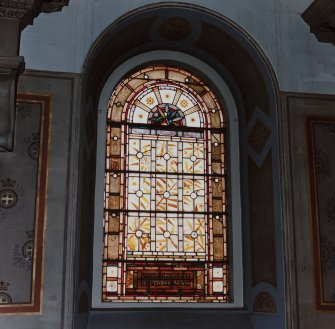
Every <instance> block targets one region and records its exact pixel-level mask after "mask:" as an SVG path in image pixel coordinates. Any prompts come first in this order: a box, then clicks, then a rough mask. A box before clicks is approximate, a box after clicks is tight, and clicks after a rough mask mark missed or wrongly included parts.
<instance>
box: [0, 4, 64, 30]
mask: <svg viewBox="0 0 335 329" xmlns="http://www.w3.org/2000/svg"><path fill="white" fill-rule="evenodd" d="M68 4H69V0H0V18H8V19H16V20H19V22H20V29H21V30H23V29H24V28H25V27H26V26H27V25H30V24H33V21H34V18H35V17H37V16H38V15H39V14H40V13H41V12H43V13H53V12H56V11H61V10H62V8H63V7H64V6H67V5H68Z"/></svg>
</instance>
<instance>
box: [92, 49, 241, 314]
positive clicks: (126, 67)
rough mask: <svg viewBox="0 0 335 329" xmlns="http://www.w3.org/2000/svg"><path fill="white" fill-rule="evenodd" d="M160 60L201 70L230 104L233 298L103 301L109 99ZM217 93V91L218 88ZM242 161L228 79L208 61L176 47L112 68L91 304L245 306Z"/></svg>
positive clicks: (103, 109)
mask: <svg viewBox="0 0 335 329" xmlns="http://www.w3.org/2000/svg"><path fill="white" fill-rule="evenodd" d="M155 62H156V63H157V62H160V63H165V62H167V63H169V64H170V63H173V65H175V66H180V67H181V68H183V67H185V66H186V65H187V67H188V69H187V70H188V71H192V67H193V68H194V70H195V72H201V73H202V76H205V77H206V78H207V80H209V81H211V83H212V84H213V85H215V86H216V87H217V88H216V89H217V90H219V91H220V95H217V96H220V97H221V98H223V99H224V100H225V102H226V105H227V113H225V118H226V123H227V127H228V128H227V137H228V139H227V140H228V143H229V146H228V149H229V150H230V152H229V154H228V157H227V158H226V161H227V162H226V163H227V167H228V172H229V178H228V181H229V199H228V203H229V210H230V214H229V223H230V224H229V225H230V230H231V234H230V235H229V240H230V241H229V242H228V243H229V249H230V251H229V255H230V264H231V265H230V269H229V272H230V274H229V278H230V279H229V280H230V281H232V285H231V286H230V287H231V288H230V290H231V297H232V300H233V301H232V302H229V303H210V304H209V303H200V302H199V303H122V302H120V303H117V302H113V303H110V302H102V301H101V300H102V261H103V257H102V254H103V230H102V228H103V218H104V216H103V197H104V174H105V147H106V129H105V125H106V117H107V109H108V102H109V99H110V96H111V93H112V92H113V90H114V88H115V87H116V86H117V84H118V83H119V81H120V80H121V79H123V78H124V76H126V74H127V73H128V72H129V71H132V70H134V69H136V68H138V67H139V66H143V65H151V64H155ZM216 94H218V93H217V92H216ZM239 168H240V162H239V135H238V115H237V108H236V104H235V101H234V98H233V96H232V93H231V92H230V90H229V88H228V86H227V84H226V83H225V81H224V80H223V79H222V78H221V76H219V74H218V73H217V72H215V71H214V70H213V69H212V68H211V67H210V66H208V65H207V64H206V63H204V62H202V61H200V60H198V59H196V58H195V57H192V56H189V55H186V54H183V53H180V52H176V51H152V52H148V53H143V54H141V55H138V56H135V57H133V58H131V59H129V60H127V61H126V62H124V63H123V64H122V65H120V66H119V67H118V68H117V69H116V70H114V71H113V72H112V74H111V75H110V77H109V78H108V80H107V82H106V83H105V85H104V87H103V90H102V92H101V95H100V99H99V107H98V132H97V157H96V185H95V218H94V244H93V284H92V307H93V308H101V309H114V308H162V307H163V308H167V307H173V308H241V307H243V264H242V227H241V193H240V169H239Z"/></svg>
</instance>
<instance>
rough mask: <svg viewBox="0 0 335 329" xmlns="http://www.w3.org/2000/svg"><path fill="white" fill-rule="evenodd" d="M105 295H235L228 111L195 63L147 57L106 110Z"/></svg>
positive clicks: (190, 298) (224, 298)
mask: <svg viewBox="0 0 335 329" xmlns="http://www.w3.org/2000/svg"><path fill="white" fill-rule="evenodd" d="M105 168H106V170H105V192H104V239H103V240H104V251H103V264H102V265H103V274H102V302H133V303H134V302H138V303H141V302H148V301H151V302H170V303H171V302H172V303H176V302H178V303H180V302H184V303H185V302H193V303H194V302H206V303H208V302H210V303H227V302H229V301H230V297H229V296H230V291H229V289H228V287H229V286H230V285H229V284H228V278H230V275H229V273H228V271H229V267H228V264H229V260H228V255H229V253H228V241H227V239H228V226H229V225H230V216H229V215H228V212H227V193H226V164H225V118H224V112H223V111H222V109H221V107H220V104H219V102H218V100H217V98H216V97H215V95H214V93H213V92H212V91H211V90H210V88H209V87H208V86H207V85H206V84H205V83H204V82H203V81H201V80H200V79H199V78H198V77H197V76H195V75H194V74H192V73H191V72H187V71H185V70H181V69H179V68H176V67H170V66H162V65H160V66H158V65H157V66H148V67H146V68H144V69H142V70H140V71H137V72H136V73H134V74H132V75H131V76H128V77H127V78H125V79H123V80H122V81H121V82H120V83H119V84H118V85H117V86H116V87H115V89H114V91H113V93H112V96H111V97H110V100H109V108H108V113H107V142H106V164H105Z"/></svg>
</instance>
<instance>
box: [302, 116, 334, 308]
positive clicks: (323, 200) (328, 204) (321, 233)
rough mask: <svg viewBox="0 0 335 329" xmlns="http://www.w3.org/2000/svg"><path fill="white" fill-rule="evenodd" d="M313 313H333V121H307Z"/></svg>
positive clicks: (314, 118)
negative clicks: (315, 311) (315, 309)
mask: <svg viewBox="0 0 335 329" xmlns="http://www.w3.org/2000/svg"><path fill="white" fill-rule="evenodd" d="M307 130H308V145H309V165H310V184H311V210H312V230H313V232H312V234H313V245H314V278H315V298H316V308H317V310H323V311H335V189H334V186H335V166H334V164H335V152H334V145H335V118H332V119H329V118H324V117H321V118H317V117H311V118H309V119H308V120H307Z"/></svg>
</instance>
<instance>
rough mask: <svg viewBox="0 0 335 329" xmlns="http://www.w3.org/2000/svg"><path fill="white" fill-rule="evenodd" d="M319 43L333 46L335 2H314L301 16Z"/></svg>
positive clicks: (326, 0) (329, 0)
mask: <svg viewBox="0 0 335 329" xmlns="http://www.w3.org/2000/svg"><path fill="white" fill-rule="evenodd" d="M302 18H303V19H304V20H305V22H306V23H307V24H308V25H309V27H310V31H311V32H312V33H314V34H315V36H316V37H317V39H318V40H319V41H320V42H329V43H332V44H333V45H335V1H334V0H315V1H314V2H313V3H312V4H311V5H310V6H309V7H308V8H307V9H306V10H305V11H304V12H303V14H302Z"/></svg>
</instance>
